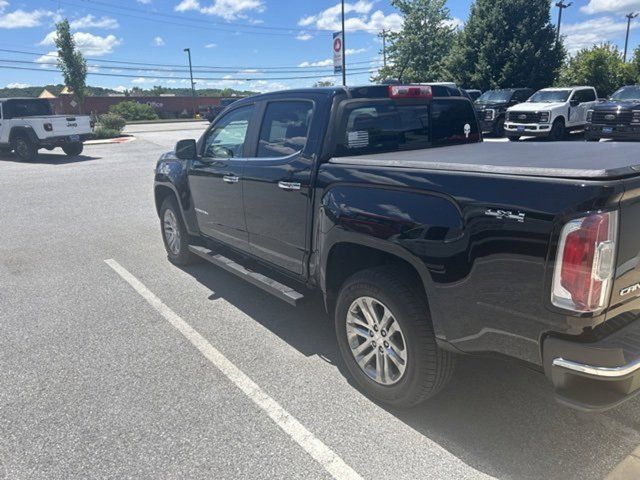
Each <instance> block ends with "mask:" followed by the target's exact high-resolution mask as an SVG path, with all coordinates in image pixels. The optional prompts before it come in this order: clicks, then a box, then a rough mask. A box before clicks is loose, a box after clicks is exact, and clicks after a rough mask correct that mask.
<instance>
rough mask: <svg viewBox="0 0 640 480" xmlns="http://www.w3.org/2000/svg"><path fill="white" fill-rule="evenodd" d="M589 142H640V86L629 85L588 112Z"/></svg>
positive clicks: (586, 137)
mask: <svg viewBox="0 0 640 480" xmlns="http://www.w3.org/2000/svg"><path fill="white" fill-rule="evenodd" d="M584 136H585V139H586V140H587V141H592V142H595V141H598V140H600V139H601V138H610V139H613V140H636V141H637V140H640V85H628V86H626V87H622V88H620V89H619V90H618V91H616V92H615V93H614V94H613V95H611V98H609V99H608V100H607V101H604V102H600V103H597V104H596V105H595V106H594V107H593V109H591V110H589V111H588V112H587V124H586V125H585V128H584Z"/></svg>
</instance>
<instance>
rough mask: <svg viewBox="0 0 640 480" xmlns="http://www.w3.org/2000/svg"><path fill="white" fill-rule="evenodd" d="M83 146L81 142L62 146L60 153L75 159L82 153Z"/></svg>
mask: <svg viewBox="0 0 640 480" xmlns="http://www.w3.org/2000/svg"><path fill="white" fill-rule="evenodd" d="M83 149H84V145H83V144H82V142H73V143H67V144H66V145H63V146H62V151H63V152H64V153H66V154H67V155H68V156H70V157H77V156H78V155H80V154H81V153H82V150H83Z"/></svg>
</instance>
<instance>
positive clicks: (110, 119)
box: [98, 113, 127, 132]
mask: <svg viewBox="0 0 640 480" xmlns="http://www.w3.org/2000/svg"><path fill="white" fill-rule="evenodd" d="M98 124H99V126H100V127H102V128H104V129H107V130H116V131H118V132H121V131H122V129H123V128H124V126H125V125H126V124H127V121H126V120H125V119H124V118H122V117H121V116H120V115H116V114H115V113H107V114H105V115H100V118H99V119H98Z"/></svg>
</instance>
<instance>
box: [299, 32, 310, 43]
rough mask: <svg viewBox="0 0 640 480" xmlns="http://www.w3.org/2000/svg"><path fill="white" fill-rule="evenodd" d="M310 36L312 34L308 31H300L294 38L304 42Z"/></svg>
mask: <svg viewBox="0 0 640 480" xmlns="http://www.w3.org/2000/svg"><path fill="white" fill-rule="evenodd" d="M312 38H313V35H311V34H310V33H307V32H300V33H299V34H298V35H297V36H296V40H300V41H302V42H306V41H307V40H311V39H312Z"/></svg>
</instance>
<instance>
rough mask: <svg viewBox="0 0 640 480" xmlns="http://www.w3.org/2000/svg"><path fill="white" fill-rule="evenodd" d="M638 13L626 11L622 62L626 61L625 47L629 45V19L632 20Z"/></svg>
mask: <svg viewBox="0 0 640 480" xmlns="http://www.w3.org/2000/svg"><path fill="white" fill-rule="evenodd" d="M638 15H639V14H638V13H633V12H631V13H627V15H626V17H627V36H626V38H625V40H624V60H623V61H624V63H627V47H628V46H629V30H630V29H631V20H633V19H634V18H636V17H637V16H638Z"/></svg>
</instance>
